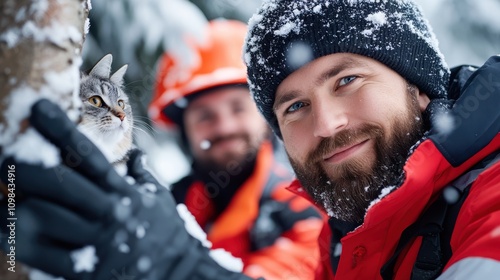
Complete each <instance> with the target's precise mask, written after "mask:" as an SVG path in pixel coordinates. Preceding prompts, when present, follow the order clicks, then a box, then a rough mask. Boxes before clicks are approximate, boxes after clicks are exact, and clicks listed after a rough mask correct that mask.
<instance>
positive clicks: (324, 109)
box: [312, 98, 348, 138]
mask: <svg viewBox="0 0 500 280" xmlns="http://www.w3.org/2000/svg"><path fill="white" fill-rule="evenodd" d="M312 110H313V112H312V115H313V121H314V136H315V137H322V138H327V137H332V136H334V135H335V134H336V133H337V132H339V131H340V130H342V129H344V128H345V127H346V126H347V124H348V117H347V114H346V113H345V108H343V105H342V104H339V103H338V102H335V100H327V99H326V98H324V99H323V100H317V102H315V104H314V105H313V108H312Z"/></svg>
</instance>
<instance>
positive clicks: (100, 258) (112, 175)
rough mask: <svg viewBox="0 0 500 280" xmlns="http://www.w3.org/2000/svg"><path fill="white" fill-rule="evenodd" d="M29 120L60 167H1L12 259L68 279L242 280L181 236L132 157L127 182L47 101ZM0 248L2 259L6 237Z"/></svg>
mask: <svg viewBox="0 0 500 280" xmlns="http://www.w3.org/2000/svg"><path fill="white" fill-rule="evenodd" d="M30 122H31V124H32V125H33V126H34V127H35V128H36V129H37V130H38V131H39V132H40V133H41V134H42V135H43V136H45V137H46V138H47V139H48V140H49V141H51V142H52V143H53V144H54V145H55V146H57V147H58V148H59V149H60V151H61V156H62V157H61V158H62V159H63V164H61V165H59V166H56V167H53V168H43V167H40V166H35V165H29V164H23V163H18V162H15V161H14V160H13V159H12V158H9V159H7V160H5V161H4V162H3V163H2V166H1V170H0V175H1V180H2V181H3V182H7V181H8V180H7V179H8V178H7V174H8V171H7V170H8V169H9V166H10V167H12V166H15V174H16V199H17V200H16V209H15V211H16V213H15V216H16V217H17V221H16V223H15V232H16V236H15V238H16V241H15V254H16V260H20V261H23V262H25V263H26V264H28V265H30V266H32V267H35V268H38V269H41V270H43V271H46V272H48V273H51V274H53V275H56V276H62V277H65V278H67V279H112V278H113V277H114V278H115V279H155V280H160V279H176V280H177V279H179V280H180V279H248V278H247V277H245V276H243V275H242V274H238V273H234V272H229V271H227V270H225V269H223V268H222V267H220V266H219V265H218V264H216V263H215V261H213V260H212V259H211V258H210V256H209V255H208V250H207V249H206V248H204V247H203V246H202V245H201V243H200V242H199V241H198V240H196V239H194V238H193V237H191V236H190V235H189V234H188V233H187V232H186V230H185V228H184V222H183V221H182V219H181V218H180V217H179V216H178V214H177V210H176V206H175V205H176V204H175V202H174V200H173V198H172V196H171V195H170V192H169V191H167V190H166V189H164V188H163V187H162V186H161V185H159V184H158V183H157V182H156V180H154V178H153V177H152V176H151V174H150V173H149V172H147V171H146V170H145V169H144V168H143V167H142V164H141V161H140V153H139V152H138V151H135V152H133V153H132V154H131V156H130V160H129V162H128V167H129V175H130V176H131V177H132V178H133V179H134V180H135V183H133V184H132V183H129V182H127V180H126V179H125V178H123V177H121V176H119V175H118V174H117V173H116V171H115V170H114V168H113V167H112V166H111V165H110V164H109V163H108V162H107V161H106V159H105V157H104V156H103V155H102V153H101V152H100V151H99V150H98V149H97V148H96V146H94V145H93V144H92V143H91V142H90V141H89V140H88V139H87V138H86V137H85V136H83V135H82V134H81V133H80V132H79V131H78V130H77V129H76V127H75V126H74V124H73V123H71V121H70V120H69V119H68V118H67V117H66V115H65V114H64V112H62V111H61V110H60V109H59V107H57V106H56V105H54V104H53V103H51V102H49V101H47V100H42V101H39V102H38V103H36V104H35V105H34V106H33V109H32V115H31V117H30ZM129 181H133V180H129ZM145 184H150V186H151V184H152V185H153V186H154V187H155V188H156V189H157V190H158V191H157V192H156V193H153V192H151V191H146V190H151V187H147V186H146V185H145ZM20 197H22V199H21V200H19V199H20ZM5 202H6V201H5V198H4V199H3V203H2V204H3V205H2V208H1V209H0V211H1V215H4V216H5V215H7V213H8V210H7V206H6V203H5ZM1 218H2V220H1V223H6V222H7V219H6V217H1ZM7 223H8V222H7ZM4 230H6V227H5V224H4V225H3V227H2V231H4ZM5 233H8V231H7V232H5ZM5 233H4V237H5ZM1 243H2V247H3V248H4V250H5V251H6V252H7V253H8V252H9V248H10V246H12V244H8V238H2V242H1ZM82 248H84V250H81V249H82ZM93 250H95V253H93ZM75 252H80V253H81V252H87V253H88V255H87V261H84V260H85V259H82V258H80V259H79V261H76V262H75V261H74V260H75V254H74V253H75ZM95 258H97V259H95ZM92 260H94V261H92ZM94 262H95V265H94V266H93V267H92V264H93V263H94ZM89 264H91V265H90V266H89ZM81 270H83V271H81Z"/></svg>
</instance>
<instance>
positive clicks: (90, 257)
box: [70, 246, 99, 273]
mask: <svg viewBox="0 0 500 280" xmlns="http://www.w3.org/2000/svg"><path fill="white" fill-rule="evenodd" d="M95 252H96V250H95V247H94V246H86V247H83V248H81V249H78V250H74V251H72V252H71V254H70V256H71V260H72V261H73V271H75V272H77V273H78V272H84V271H86V272H92V271H94V266H95V265H96V264H97V263H98V261H99V259H98V258H97V256H96V254H95Z"/></svg>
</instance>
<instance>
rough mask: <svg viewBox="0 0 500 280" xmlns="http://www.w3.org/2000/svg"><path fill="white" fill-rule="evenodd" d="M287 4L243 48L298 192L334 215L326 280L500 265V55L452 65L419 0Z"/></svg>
mask: <svg viewBox="0 0 500 280" xmlns="http://www.w3.org/2000/svg"><path fill="white" fill-rule="evenodd" d="M282 4H283V1H267V2H265V3H264V4H263V5H262V7H261V9H260V10H259V11H258V12H257V14H256V15H254V16H253V17H252V19H251V20H250V24H249V25H250V31H249V35H248V37H247V44H246V48H245V54H244V56H245V62H246V64H247V67H248V78H249V84H250V90H251V92H252V94H253V96H254V99H255V102H256V103H257V106H258V108H259V109H260V111H261V112H262V114H263V115H264V117H265V118H266V119H267V121H268V122H269V124H270V125H271V126H272V127H273V129H274V131H275V133H276V134H277V135H278V136H279V137H280V138H281V139H282V140H283V143H284V145H285V148H286V151H287V154H288V156H289V159H290V161H291V163H292V166H293V168H294V170H295V171H296V173H297V177H298V180H297V181H296V182H295V183H294V184H292V186H291V189H292V190H294V191H296V192H297V193H299V194H300V193H302V194H303V195H304V196H305V197H309V198H310V199H311V200H312V201H314V202H316V203H317V205H318V206H319V207H320V208H322V209H323V210H324V211H325V213H327V214H328V215H329V216H330V219H329V221H328V223H327V224H325V227H324V229H323V232H322V235H321V237H320V245H321V249H322V255H321V256H322V258H321V259H322V265H321V266H320V267H319V270H318V273H317V277H318V279H334V278H335V279H382V278H384V279H433V278H435V277H438V276H439V275H441V278H442V279H456V278H454V277H455V276H456V275H460V277H463V279H492V278H489V277H492V275H498V273H499V272H500V250H499V249H498V248H500V238H499V236H500V235H498V232H499V230H500V228H499V227H498V225H499V224H500V211H499V209H500V208H499V205H500V204H499V203H498V201H500V200H499V199H500V183H499V182H500V163H498V159H499V157H500V156H497V154H498V150H499V147H500V137H499V135H498V132H499V126H500V124H499V123H500V121H499V119H498V116H499V109H498V108H499V103H498V92H495V90H497V91H498V82H497V80H498V79H497V77H498V72H496V74H495V71H498V67H499V66H498V65H499V61H500V58H499V57H493V58H491V59H490V60H489V61H488V62H487V63H486V64H485V66H483V67H482V68H480V69H479V70H476V68H474V67H457V68H454V69H452V71H450V69H449V68H448V66H447V64H446V63H445V61H444V57H443V55H442V54H441V52H440V51H439V49H438V43H437V41H436V39H435V37H434V34H433V33H432V29H431V28H430V26H429V25H428V22H427V20H426V19H425V18H424V17H423V16H422V14H421V11H420V9H419V8H418V7H417V5H416V4H415V3H413V2H412V1H319V0H316V1H303V0H296V1H287V4H286V5H282ZM262 61H265V63H261V62H262ZM471 76H472V78H469V77H471ZM460 94H463V95H464V96H460ZM452 99H458V101H457V102H456V103H455V104H453V101H452ZM493 104H494V105H493ZM452 106H453V109H451V108H452ZM478 174H479V175H478ZM457 189H458V190H463V189H466V190H467V192H468V195H463V196H462V197H465V196H466V199H465V201H464V202H463V201H461V202H460V203H456V198H455V197H458V196H460V195H459V193H458V191H457ZM443 194H444V196H445V198H447V199H448V200H447V201H444V202H442V201H441V200H445V198H442V196H443ZM450 194H453V196H455V197H454V198H452V199H450V198H449V195H450ZM462 203H463V204H462ZM452 204H457V205H460V206H461V207H460V206H458V207H455V210H452V209H453V206H452ZM447 208H449V209H447ZM453 211H459V213H458V214H456V215H455V216H454V217H452V216H453V214H450V213H451V212H453ZM457 215H458V216H457ZM442 228H444V230H441V229H442ZM441 243H443V244H442V245H440V244H441ZM446 246H448V247H446ZM492 248H497V249H492ZM443 269H444V272H443ZM441 278H440V279H441ZM461 279H462V278H461Z"/></svg>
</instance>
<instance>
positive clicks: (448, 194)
mask: <svg viewBox="0 0 500 280" xmlns="http://www.w3.org/2000/svg"><path fill="white" fill-rule="evenodd" d="M443 196H444V200H445V201H446V202H447V203H449V204H454V203H456V202H457V201H458V199H459V198H460V192H459V191H458V190H457V189H455V188H453V187H446V188H445V189H444V190H443Z"/></svg>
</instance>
